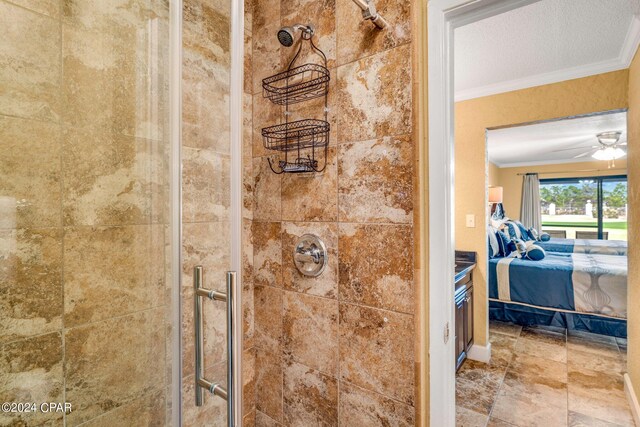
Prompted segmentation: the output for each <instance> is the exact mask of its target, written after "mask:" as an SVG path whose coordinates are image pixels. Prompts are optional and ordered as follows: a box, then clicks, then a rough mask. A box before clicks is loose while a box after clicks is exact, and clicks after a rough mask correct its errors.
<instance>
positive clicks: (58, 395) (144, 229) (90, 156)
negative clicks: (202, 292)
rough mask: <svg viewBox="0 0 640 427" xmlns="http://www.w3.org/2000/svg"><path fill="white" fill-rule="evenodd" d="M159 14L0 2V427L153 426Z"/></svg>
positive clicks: (160, 288) (87, 2) (162, 211)
mask: <svg viewBox="0 0 640 427" xmlns="http://www.w3.org/2000/svg"><path fill="white" fill-rule="evenodd" d="M168 19H169V11H168V3H167V2H164V1H145V0H133V1H124V0H123V1H113V2H109V3H108V5H106V4H105V2H103V1H101V0H82V1H80V0H65V1H30V0H13V1H11V2H8V1H0V28H2V39H1V40H0V82H1V83H0V149H1V155H0V401H2V402H34V403H38V402H69V403H71V405H72V412H71V413H69V414H67V415H66V417H64V418H63V415H62V414H61V413H60V412H48V413H47V412H40V411H38V412H36V413H35V414H34V413H2V414H0V425H56V426H59V425H63V424H64V425H67V426H74V425H78V424H83V423H85V424H83V425H87V426H89V425H90V426H109V425H147V424H148V425H164V424H165V413H168V412H166V411H165V408H166V409H170V404H171V402H170V401H169V397H170V394H168V395H166V396H165V392H166V391H167V390H170V387H171V384H170V383H167V382H165V374H166V373H167V371H166V369H165V368H166V367H167V366H170V359H168V358H167V356H166V351H165V344H167V343H169V340H166V339H165V338H168V335H167V334H168V333H170V332H171V330H170V328H167V327H166V326H165V325H166V323H165V321H168V320H170V318H169V317H167V318H165V315H166V314H170V312H169V311H168V310H167V308H168V307H170V304H168V303H169V300H167V299H166V296H167V295H169V293H168V292H167V289H166V287H165V286H166V283H168V282H167V281H166V277H169V275H170V270H169V269H168V264H166V263H165V233H166V231H167V225H168V216H167V209H166V208H167V206H168V204H167V201H168V199H167V197H166V196H167V195H168V192H167V190H168V185H167V180H166V178H167V177H168V162H167V154H168V153H169V151H168V150H167V148H168V133H167V132H166V131H167V128H166V127H165V124H166V123H168V120H167V119H168V112H169V108H168V99H169V98H168V84H167V83H168V73H167V70H168V57H167V56H166V55H165V52H167V49H166V47H167V46H168V34H169V28H168Z"/></svg>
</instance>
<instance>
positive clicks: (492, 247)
mask: <svg viewBox="0 0 640 427" xmlns="http://www.w3.org/2000/svg"><path fill="white" fill-rule="evenodd" d="M487 237H488V239H489V258H493V257H496V256H498V255H500V246H499V245H498V238H497V237H496V230H495V229H494V228H493V227H491V226H489V227H487Z"/></svg>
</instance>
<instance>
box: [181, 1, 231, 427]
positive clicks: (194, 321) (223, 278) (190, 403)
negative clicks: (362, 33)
mask: <svg viewBox="0 0 640 427" xmlns="http://www.w3.org/2000/svg"><path fill="white" fill-rule="evenodd" d="M232 3H235V6H236V7H237V5H238V3H241V2H232V0H222V1H216V2H211V1H206V0H185V1H184V3H183V9H182V11H183V17H182V135H181V136H182V138H181V154H182V286H181V301H182V302H181V308H182V330H181V332H182V349H183V354H182V361H183V366H182V409H181V411H182V420H183V424H184V425H207V426H227V425H228V423H229V419H228V416H227V414H228V408H227V404H228V402H227V401H225V399H223V398H221V397H219V396H215V395H212V394H210V393H209V392H208V391H206V390H204V391H203V393H202V394H201V396H202V397H203V400H202V401H200V402H199V403H200V405H198V404H197V403H196V394H197V392H198V386H197V385H196V383H197V382H198V378H199V374H200V373H199V372H198V369H197V367H196V366H195V360H196V354H198V351H197V350H198V349H197V346H196V342H198V339H197V338H196V330H197V329H196V327H197V326H198V323H199V318H198V317H197V316H195V314H196V313H195V310H194V305H195V304H194V303H195V292H194V270H195V269H196V268H198V269H199V271H201V272H202V283H201V286H202V287H204V288H207V289H210V290H213V291H217V292H219V293H225V294H226V293H227V272H228V271H231V270H235V271H238V270H239V268H238V263H239V257H238V256H237V255H236V256H234V254H235V253H238V252H239V251H238V248H239V246H238V245H239V244H240V237H239V236H240V233H239V231H238V230H239V224H240V210H239V198H237V197H236V198H234V197H233V194H234V192H233V191H232V187H233V186H234V183H238V182H239V171H240V170H241V169H240V168H239V163H238V164H236V163H234V161H237V160H238V154H239V153H237V152H234V150H237V149H239V143H238V142H236V144H232V140H236V139H234V132H236V133H235V137H238V136H239V134H238V130H239V129H240V126H241V124H242V122H241V118H240V117H237V119H238V120H237V121H236V122H235V124H236V127H235V129H234V128H233V127H232V115H231V112H232V109H233V106H234V104H233V102H234V99H233V95H232V94H233V93H235V92H233V89H232V86H233V82H232V81H234V78H237V75H236V76H233V75H232V72H231V69H232V62H233V59H232V42H233V40H234V37H232V31H231V27H232V15H233V11H232ZM236 11H237V10H236ZM239 34H240V42H241V44H240V48H242V43H243V34H242V32H241V31H240V32H239ZM236 65H237V64H236ZM240 67H242V64H240ZM236 82H237V81H236ZM240 91H241V86H240ZM236 99H239V100H240V101H241V100H242V96H241V94H240V96H239V97H237V98H236ZM234 173H235V175H234ZM235 194H236V196H237V195H238V194H239V190H236V192H235ZM234 230H236V231H235V232H234ZM200 269H201V270H200ZM238 280H239V277H238ZM236 296H237V297H238V298H239V297H240V295H239V292H237V291H236ZM199 303H200V304H201V308H202V310H201V313H202V317H203V320H202V327H201V329H200V330H199V333H200V336H201V337H202V339H201V342H202V347H203V348H202V352H201V354H200V355H201V356H202V357H201V359H202V372H201V374H202V377H203V378H206V380H207V381H209V382H210V383H212V384H217V385H218V386H219V387H222V388H224V389H225V390H227V391H228V390H229V385H230V384H229V381H228V363H229V352H228V350H229V344H228V342H227V341H228V333H227V312H228V311H227V305H226V303H225V301H222V300H210V299H209V298H207V297H206V296H203V297H199ZM235 307H236V312H237V313H239V312H240V310H238V307H239V301H237V300H236V306H235ZM236 323H238V322H237V321H236ZM238 326H241V325H237V324H236V328H237V327H238ZM232 336H233V337H236V336H238V337H241V336H242V334H241V329H240V332H238V329H234V330H233V331H232ZM236 350H237V349H236ZM236 354H240V352H239V351H238V352H237V353H236ZM231 361H233V362H234V363H236V364H237V362H238V361H237V360H234V358H232V359H231ZM236 377H237V376H236ZM217 390H219V389H217ZM239 417H240V414H238V418H239Z"/></svg>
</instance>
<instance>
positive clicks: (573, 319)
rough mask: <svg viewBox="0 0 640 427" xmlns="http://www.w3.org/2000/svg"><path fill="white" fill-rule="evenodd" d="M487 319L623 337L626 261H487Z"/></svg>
mask: <svg viewBox="0 0 640 427" xmlns="http://www.w3.org/2000/svg"><path fill="white" fill-rule="evenodd" d="M489 313H490V316H491V318H493V319H497V320H502V321H510V322H514V323H518V324H523V325H533V324H538V325H551V326H560V327H565V328H568V329H578V330H586V331H589V332H594V333H598V334H605V335H610V336H617V337H626V334H627V328H626V317H627V257H626V256H619V255H606V254H593V253H552V252H548V253H547V256H546V257H545V258H544V259H543V260H540V261H532V260H528V259H519V258H492V259H490V260H489Z"/></svg>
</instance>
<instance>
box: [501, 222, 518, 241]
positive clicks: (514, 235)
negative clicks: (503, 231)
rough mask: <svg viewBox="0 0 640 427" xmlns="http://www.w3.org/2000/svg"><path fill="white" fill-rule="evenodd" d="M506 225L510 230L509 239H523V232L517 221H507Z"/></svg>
mask: <svg viewBox="0 0 640 427" xmlns="http://www.w3.org/2000/svg"><path fill="white" fill-rule="evenodd" d="M505 225H506V226H507V228H508V230H509V237H510V238H511V239H522V231H520V227H518V225H517V224H516V223H515V221H507V222H505Z"/></svg>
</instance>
